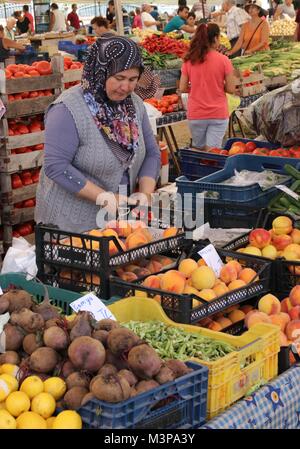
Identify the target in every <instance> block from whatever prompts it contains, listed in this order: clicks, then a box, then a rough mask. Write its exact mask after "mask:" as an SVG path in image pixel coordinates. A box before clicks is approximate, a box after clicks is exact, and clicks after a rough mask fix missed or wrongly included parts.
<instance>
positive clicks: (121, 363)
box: [106, 349, 129, 370]
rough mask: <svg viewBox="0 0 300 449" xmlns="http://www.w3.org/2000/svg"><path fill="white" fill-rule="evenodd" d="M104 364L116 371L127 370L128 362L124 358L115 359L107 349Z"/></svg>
mask: <svg viewBox="0 0 300 449" xmlns="http://www.w3.org/2000/svg"><path fill="white" fill-rule="evenodd" d="M106 363H109V364H110V365H113V366H115V367H116V368H117V370H121V369H128V368H129V366H128V361H127V359H126V358H125V357H122V358H121V357H116V356H115V355H113V354H112V353H111V352H110V350H109V349H107V350H106Z"/></svg>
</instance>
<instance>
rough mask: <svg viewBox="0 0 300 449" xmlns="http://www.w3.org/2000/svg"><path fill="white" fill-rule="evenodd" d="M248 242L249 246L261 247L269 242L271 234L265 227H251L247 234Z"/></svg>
mask: <svg viewBox="0 0 300 449" xmlns="http://www.w3.org/2000/svg"><path fill="white" fill-rule="evenodd" d="M249 243H250V245H251V246H255V247H256V248H259V249H262V248H264V247H265V246H268V245H269V244H270V243H271V235H270V233H269V231H267V230H266V229H263V228H257V229H253V231H251V232H250V234H249Z"/></svg>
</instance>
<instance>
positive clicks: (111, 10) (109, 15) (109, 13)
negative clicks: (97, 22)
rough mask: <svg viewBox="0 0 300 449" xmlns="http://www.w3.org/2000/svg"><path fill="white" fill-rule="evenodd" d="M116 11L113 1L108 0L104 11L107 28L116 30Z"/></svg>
mask: <svg viewBox="0 0 300 449" xmlns="http://www.w3.org/2000/svg"><path fill="white" fill-rule="evenodd" d="M115 16H116V11H115V3H114V0H109V2H108V4H107V9H106V19H107V20H108V26H109V28H113V29H114V30H115V29H116V18H115Z"/></svg>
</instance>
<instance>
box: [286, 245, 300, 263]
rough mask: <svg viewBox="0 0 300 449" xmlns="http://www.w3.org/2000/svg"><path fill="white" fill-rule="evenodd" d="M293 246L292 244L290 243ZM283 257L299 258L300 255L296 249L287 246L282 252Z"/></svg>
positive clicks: (287, 258)
mask: <svg viewBox="0 0 300 449" xmlns="http://www.w3.org/2000/svg"><path fill="white" fill-rule="evenodd" d="M289 246H291V245H289ZM282 257H284V258H285V260H297V259H298V255H297V253H295V251H292V250H290V249H287V248H285V250H284V251H283V253H282Z"/></svg>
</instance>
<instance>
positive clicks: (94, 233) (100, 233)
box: [88, 229, 103, 237]
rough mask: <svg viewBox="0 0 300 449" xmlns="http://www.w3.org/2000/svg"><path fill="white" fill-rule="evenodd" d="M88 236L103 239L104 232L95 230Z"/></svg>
mask: <svg viewBox="0 0 300 449" xmlns="http://www.w3.org/2000/svg"><path fill="white" fill-rule="evenodd" d="M88 235H92V236H93V237H103V233H102V231H100V229H93V230H92V231H89V232H88Z"/></svg>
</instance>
